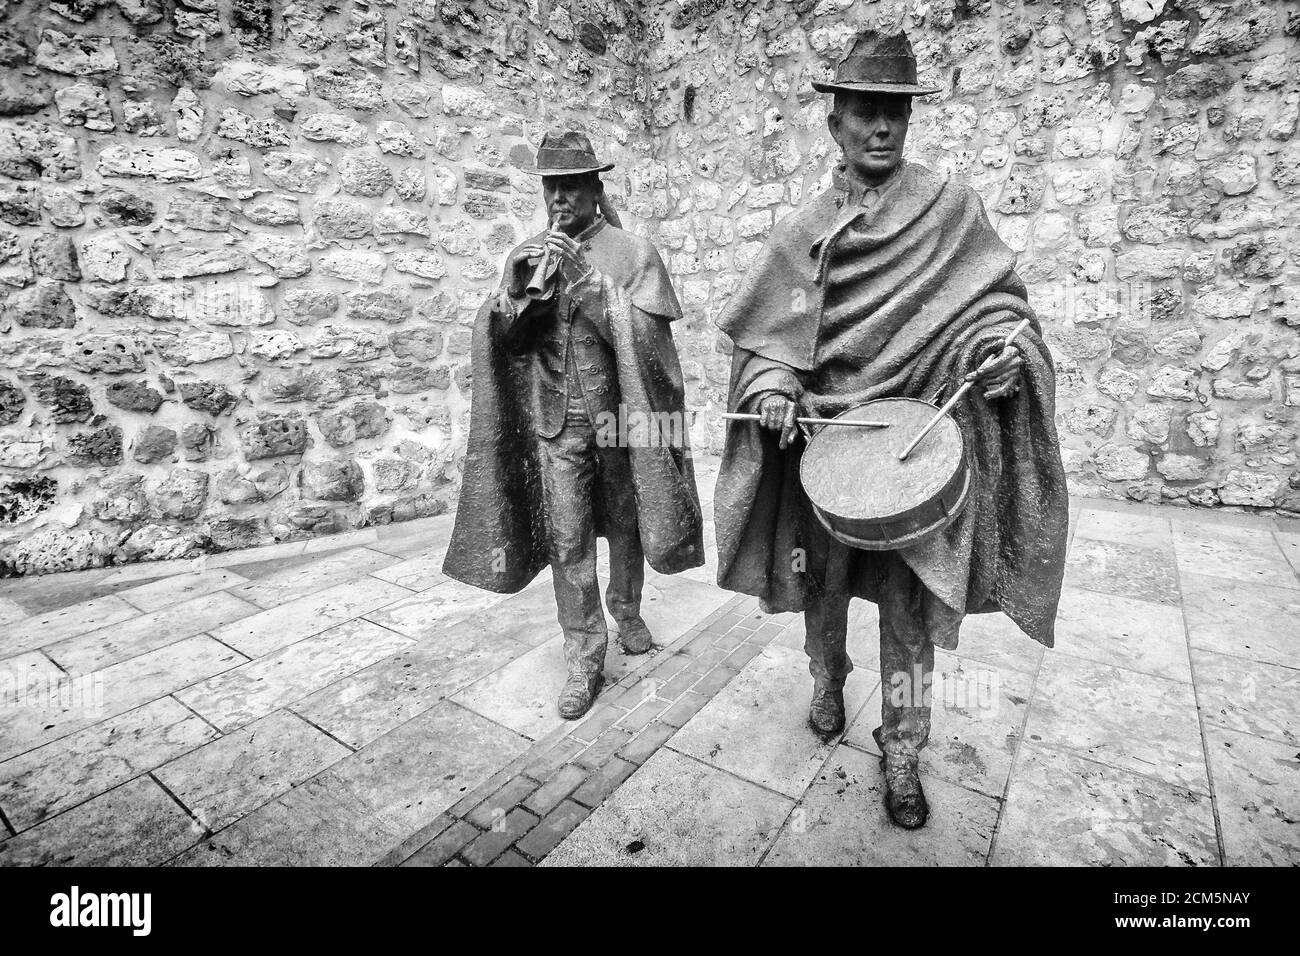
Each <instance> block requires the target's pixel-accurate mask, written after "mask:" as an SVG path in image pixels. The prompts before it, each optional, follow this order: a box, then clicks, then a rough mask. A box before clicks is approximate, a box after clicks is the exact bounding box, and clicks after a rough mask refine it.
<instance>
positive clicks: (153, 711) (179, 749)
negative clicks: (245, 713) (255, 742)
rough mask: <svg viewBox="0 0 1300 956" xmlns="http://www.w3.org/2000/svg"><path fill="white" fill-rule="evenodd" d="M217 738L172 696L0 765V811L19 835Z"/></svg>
mask: <svg viewBox="0 0 1300 956" xmlns="http://www.w3.org/2000/svg"><path fill="white" fill-rule="evenodd" d="M216 736H217V731H216V730H215V729H214V728H213V727H212V726H211V725H209V724H208V723H206V722H205V721H203V720H201V719H200V718H199V717H197V716H195V714H194V713H193V712H192V711H190V710H189V709H188V708H186V707H184V706H182V705H181V704H180V703H179V702H178V701H176V700H173V699H172V698H170V697H164V698H162V699H161V700H156V701H152V702H150V703H148V704H145V705H144V706H143V707H138V708H136V709H135V710H130V711H127V712H126V713H124V714H120V715H118V716H117V717H113V718H110V719H109V720H105V721H102V722H101V723H97V724H95V725H94V726H92V727H88V728H86V729H85V730H83V731H81V732H79V733H75V734H70V735H69V736H67V737H63V738H62V739H60V740H56V741H53V742H52V743H49V744H46V745H45V746H44V747H39V748H37V749H36V750H30V751H28V752H27V753H25V754H22V755H20V756H17V757H13V758H11V759H9V760H6V761H4V762H3V763H0V810H3V811H4V814H5V816H6V817H7V818H8V820H9V822H10V824H12V826H13V827H14V829H15V830H17V831H19V832H21V831H23V830H26V829H29V828H31V827H34V826H36V825H37V824H38V823H41V822H42V821H43V820H45V819H46V818H48V817H52V816H54V815H55V814H57V813H61V812H62V811H64V810H67V809H68V808H69V807H73V806H76V805H77V804H79V803H82V802H84V801H85V800H88V799H90V798H91V797H94V796H96V795H97V794H100V793H104V792H105V791H107V790H111V789H112V788H114V787H116V786H118V785H119V784H122V783H125V782H126V781H128V780H130V779H132V778H134V777H138V776H140V775H141V774H144V773H147V772H148V771H150V770H153V769H154V768H155V767H157V766H159V765H161V764H164V763H166V762H167V761H168V760H171V759H172V758H174V757H177V756H179V755H181V754H183V753H188V752H189V751H191V750H193V749H195V748H196V747H200V746H202V745H203V744H205V743H207V742H208V741H209V740H212V739H214V738H215V737H216Z"/></svg>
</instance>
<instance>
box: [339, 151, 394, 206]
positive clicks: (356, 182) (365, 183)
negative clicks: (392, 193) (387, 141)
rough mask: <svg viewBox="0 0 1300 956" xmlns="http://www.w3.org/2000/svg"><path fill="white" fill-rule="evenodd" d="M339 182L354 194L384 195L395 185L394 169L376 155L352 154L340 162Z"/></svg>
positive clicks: (346, 190)
mask: <svg viewBox="0 0 1300 956" xmlns="http://www.w3.org/2000/svg"><path fill="white" fill-rule="evenodd" d="M339 183H340V185H342V187H343V191H344V192H346V193H350V194H351V195H353V196H382V195H383V194H384V193H385V192H387V191H388V190H389V188H391V187H392V185H393V171H392V169H390V168H389V166H388V164H387V163H385V162H384V161H383V160H382V159H379V158H378V157H376V156H367V155H364V154H356V155H351V156H348V157H346V158H345V159H344V160H343V161H342V162H341V163H339Z"/></svg>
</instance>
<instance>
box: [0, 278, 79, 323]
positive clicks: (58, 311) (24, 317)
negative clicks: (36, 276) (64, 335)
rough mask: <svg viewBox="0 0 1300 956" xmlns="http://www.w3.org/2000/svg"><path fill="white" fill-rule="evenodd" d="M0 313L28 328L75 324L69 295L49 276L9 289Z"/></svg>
mask: <svg viewBox="0 0 1300 956" xmlns="http://www.w3.org/2000/svg"><path fill="white" fill-rule="evenodd" d="M0 317H3V318H5V319H10V320H12V321H14V322H16V323H18V324H19V325H21V326H23V327H24V328H29V329H70V328H72V327H73V326H74V325H76V324H77V311H76V306H75V305H73V302H72V299H71V298H70V297H69V296H68V293H67V292H65V291H64V289H63V285H62V284H61V283H59V282H54V281H52V280H50V279H41V280H39V281H37V283H36V284H35V285H33V286H31V287H29V288H26V289H22V290H19V291H16V292H10V293H9V295H8V296H7V297H6V298H5V299H4V302H3V303H2V304H0Z"/></svg>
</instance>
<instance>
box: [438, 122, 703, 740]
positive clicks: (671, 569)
mask: <svg viewBox="0 0 1300 956" xmlns="http://www.w3.org/2000/svg"><path fill="white" fill-rule="evenodd" d="M612 168H613V164H611V163H601V162H599V161H598V160H597V159H596V156H595V153H594V152H593V150H592V147H591V143H590V141H589V140H588V139H587V137H586V136H584V135H583V134H581V133H574V132H568V133H547V134H546V136H545V137H543V139H542V142H541V146H540V147H539V148H538V150H537V162H536V166H535V168H533V169H531V170H525V172H529V173H531V174H532V175H535V176H540V177H541V180H542V196H543V198H544V200H545V203H546V214H547V223H548V228H547V230H546V231H544V232H542V233H540V234H538V235H535V236H533V237H532V238H530V239H528V240H526V241H525V242H524V243H523V244H522V245H520V246H519V247H518V248H516V249H515V250H514V251H513V252H511V253H510V255H509V256H508V257H507V258H506V263H505V273H504V276H503V278H502V283H501V286H500V288H499V289H498V290H497V292H496V294H494V295H492V296H490V297H489V298H488V300H487V301H486V302H485V303H484V305H483V307H482V308H481V309H480V310H479V314H478V319H477V321H476V323H475V326H474V335H473V341H472V344H471V370H472V373H473V382H474V391H473V397H472V401H471V407H470V428H469V441H468V447H467V451H466V458H465V471H464V479H463V483H462V485H461V489H460V504H459V507H458V508H457V511H456V525H455V528H454V530H453V532H452V537H451V542H450V544H449V545H448V548H447V556H446V559H445V561H444V564H443V570H444V571H445V572H446V573H447V574H448V575H449V576H451V577H453V578H456V579H457V580H460V581H464V582H466V583H468V584H473V585H475V586H477V587H481V588H486V589H487V590H490V591H499V592H503V593H513V592H515V591H518V590H520V589H521V588H523V587H525V586H526V585H527V584H528V583H529V582H530V581H532V580H533V578H534V577H536V576H537V574H538V573H539V572H540V571H541V570H542V569H543V568H544V567H546V565H547V564H549V565H550V566H551V572H552V578H553V582H554V586H555V602H556V605H557V607H558V617H559V623H560V628H561V630H562V631H563V633H564V658H565V665H566V669H567V675H568V676H567V680H566V681H565V684H564V686H563V688H562V689H561V690H560V695H559V702H558V709H559V713H560V715H561V716H562V717H565V718H568V719H574V718H577V717H581V716H582V715H583V714H584V713H585V712H586V711H587V710H588V709H589V708H590V707H591V704H592V701H593V700H594V699H595V697H596V695H597V694H598V693H599V690H600V686H601V684H602V682H603V668H604V662H605V649H606V646H607V643H608V631H607V629H606V623H605V616H604V613H603V612H602V610H601V601H600V597H601V595H600V587H599V583H598V581H597V578H596V536H597V535H602V536H604V537H606V538H607V539H608V540H609V586H608V588H607V589H606V591H605V600H606V604H607V605H608V607H609V612H610V614H611V615H612V616H613V618H614V622H615V625H616V626H617V629H618V641H619V644H620V645H621V646H622V649H623V650H624V651H625V652H626V653H628V654H643V653H645V652H646V651H647V650H649V649H650V647H651V642H652V636H651V633H650V629H649V628H648V627H647V626H646V623H645V621H644V620H643V619H642V617H641V589H642V583H643V581H644V576H645V567H644V565H645V563H646V562H649V564H650V566H651V567H652V568H654V569H655V570H656V571H659V572H661V573H664V574H671V573H675V572H678V571H684V570H687V569H688V568H694V567H699V566H700V565H701V564H703V563H704V542H703V531H702V521H701V513H700V502H699V497H698V495H697V494H696V490H695V477H694V471H693V469H692V464H691V459H690V449H689V447H688V443H687V433H688V430H689V429H688V424H689V423H688V422H687V421H686V413H685V406H684V399H683V386H682V372H681V366H680V364H679V361H678V358H677V350H676V348H675V347H674V345H673V337H672V330H671V327H670V324H669V323H671V322H672V321H674V320H675V319H678V318H680V317H681V308H680V306H679V305H678V303H677V296H676V294H675V293H674V292H673V287H672V285H671V284H670V282H669V280H668V273H667V270H666V269H665V268H664V264H663V260H661V259H660V258H659V253H658V252H656V251H655V248H654V246H652V245H651V244H650V242H649V241H647V240H645V239H642V238H640V237H639V236H635V235H633V234H632V233H629V232H624V231H623V230H622V229H621V228H619V224H618V218H617V214H616V213H615V212H614V210H613V208H612V207H611V205H610V203H609V201H608V199H607V198H606V196H605V190H604V186H603V185H602V183H601V180H600V173H602V172H606V171H608V170H610V169H612ZM624 422H639V423H641V424H642V425H643V426H644V427H641V428H639V429H630V430H627V431H626V432H623V431H620V430H619V428H620V427H621V426H620V425H619V423H624Z"/></svg>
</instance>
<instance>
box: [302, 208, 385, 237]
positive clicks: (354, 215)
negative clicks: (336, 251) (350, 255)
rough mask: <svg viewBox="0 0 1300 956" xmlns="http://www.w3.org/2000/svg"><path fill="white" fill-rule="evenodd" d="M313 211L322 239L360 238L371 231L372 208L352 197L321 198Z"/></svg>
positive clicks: (314, 220) (315, 224) (314, 221)
mask: <svg viewBox="0 0 1300 956" xmlns="http://www.w3.org/2000/svg"><path fill="white" fill-rule="evenodd" d="M312 212H313V214H314V216H313V225H314V226H315V227H316V234H317V235H318V236H320V237H321V238H322V239H359V238H361V237H362V236H364V235H367V234H368V233H369V232H370V228H371V221H370V210H369V209H368V208H366V207H365V206H363V205H362V204H361V203H359V202H354V201H353V200H351V199H321V200H318V201H317V202H316V205H315V206H314V207H313V208H312Z"/></svg>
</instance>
